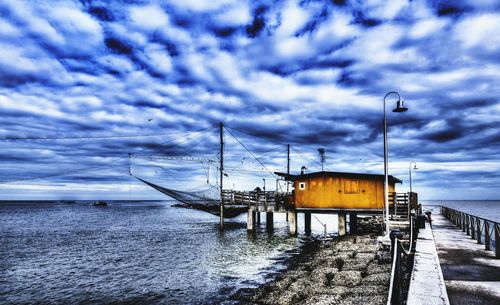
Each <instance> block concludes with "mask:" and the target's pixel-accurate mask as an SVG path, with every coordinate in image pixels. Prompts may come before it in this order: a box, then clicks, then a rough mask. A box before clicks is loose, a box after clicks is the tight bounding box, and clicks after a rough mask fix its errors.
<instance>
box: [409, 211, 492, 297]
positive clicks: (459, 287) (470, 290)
mask: <svg viewBox="0 0 500 305" xmlns="http://www.w3.org/2000/svg"><path fill="white" fill-rule="evenodd" d="M425 208H430V211H431V212H432V214H431V223H432V226H430V225H429V223H428V222H427V223H426V227H425V228H424V229H421V230H420V233H419V235H418V238H417V242H416V249H415V258H414V267H413V272H412V276H411V283H410V290H409V293H408V301H407V304H411V305H419V304H422V305H423V304H436V305H448V304H451V305H466V304H467V305H471V304H472V305H474V304H477V305H479V304H500V224H499V223H497V222H495V221H492V220H488V219H484V218H481V217H477V216H474V215H470V214H467V213H464V212H461V211H457V210H454V209H450V208H447V207H443V206H432V207H425Z"/></svg>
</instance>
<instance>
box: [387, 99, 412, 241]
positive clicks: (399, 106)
mask: <svg viewBox="0 0 500 305" xmlns="http://www.w3.org/2000/svg"><path fill="white" fill-rule="evenodd" d="M391 94H396V95H397V96H398V101H397V104H396V108H394V109H393V110H392V112H405V111H407V110H408V108H406V107H405V106H404V103H403V101H402V100H401V95H399V93H397V92H396V91H391V92H389V93H387V94H386V95H385V96H384V205H385V230H386V234H389V175H388V173H387V167H388V160H387V155H388V153H387V114H386V109H385V108H386V107H385V104H386V103H385V100H386V98H387V96H389V95H391Z"/></svg>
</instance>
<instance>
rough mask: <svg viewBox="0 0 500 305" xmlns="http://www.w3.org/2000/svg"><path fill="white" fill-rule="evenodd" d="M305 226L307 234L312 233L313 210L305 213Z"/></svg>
mask: <svg viewBox="0 0 500 305" xmlns="http://www.w3.org/2000/svg"><path fill="white" fill-rule="evenodd" d="M304 228H305V231H306V235H310V234H311V212H305V213H304Z"/></svg>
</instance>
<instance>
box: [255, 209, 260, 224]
mask: <svg viewBox="0 0 500 305" xmlns="http://www.w3.org/2000/svg"><path fill="white" fill-rule="evenodd" d="M255 213H257V214H256V215H257V224H258V225H260V212H259V211H258V210H257V211H256V212H255Z"/></svg>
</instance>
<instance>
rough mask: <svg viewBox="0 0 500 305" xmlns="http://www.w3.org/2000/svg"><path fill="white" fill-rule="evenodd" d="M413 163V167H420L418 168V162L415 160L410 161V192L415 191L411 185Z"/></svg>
mask: <svg viewBox="0 0 500 305" xmlns="http://www.w3.org/2000/svg"><path fill="white" fill-rule="evenodd" d="M412 164H414V167H413V169H418V168H417V162H415V161H411V162H410V164H409V166H408V168H409V172H410V193H412V192H413V189H412V187H411V165H412Z"/></svg>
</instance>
